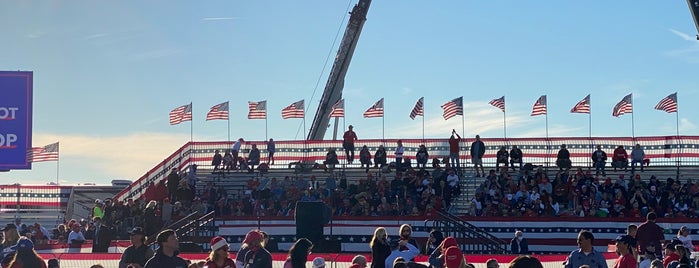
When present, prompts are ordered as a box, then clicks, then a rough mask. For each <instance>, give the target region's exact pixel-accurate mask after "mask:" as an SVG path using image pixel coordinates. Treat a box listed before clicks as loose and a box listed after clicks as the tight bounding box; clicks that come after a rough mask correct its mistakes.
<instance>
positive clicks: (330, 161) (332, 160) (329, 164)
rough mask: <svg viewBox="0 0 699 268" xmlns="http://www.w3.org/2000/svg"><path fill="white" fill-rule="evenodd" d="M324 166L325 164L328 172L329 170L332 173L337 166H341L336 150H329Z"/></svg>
mask: <svg viewBox="0 0 699 268" xmlns="http://www.w3.org/2000/svg"><path fill="white" fill-rule="evenodd" d="M323 164H325V171H326V172H327V171H328V170H330V171H332V170H333V169H334V168H335V165H337V164H340V161H339V160H338V159H337V152H335V149H333V148H328V152H327V153H326V154H325V161H323Z"/></svg>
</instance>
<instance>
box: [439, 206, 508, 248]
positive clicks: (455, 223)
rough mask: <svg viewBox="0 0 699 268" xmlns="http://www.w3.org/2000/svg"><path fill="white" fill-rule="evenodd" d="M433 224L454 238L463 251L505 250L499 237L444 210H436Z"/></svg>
mask: <svg viewBox="0 0 699 268" xmlns="http://www.w3.org/2000/svg"><path fill="white" fill-rule="evenodd" d="M433 224H434V227H435V228H436V229H437V230H441V231H442V233H444V235H445V236H451V237H454V238H456V240H457V241H458V242H459V245H460V246H461V250H462V251H463V252H464V253H467V254H468V253H470V254H505V253H506V252H507V244H505V243H504V242H503V241H502V240H501V239H499V238H497V237H495V236H494V235H492V234H490V233H488V232H486V231H485V230H483V229H481V228H478V227H476V226H475V225H473V224H471V223H469V222H467V221H464V220H461V219H460V218H458V217H456V216H454V215H452V214H450V213H448V212H446V211H438V212H437V217H436V219H435V220H434V221H433Z"/></svg>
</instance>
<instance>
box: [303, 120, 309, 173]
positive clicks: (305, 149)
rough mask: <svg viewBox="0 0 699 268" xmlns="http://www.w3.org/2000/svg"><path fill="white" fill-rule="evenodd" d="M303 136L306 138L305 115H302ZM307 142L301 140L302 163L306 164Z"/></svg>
mask: <svg viewBox="0 0 699 268" xmlns="http://www.w3.org/2000/svg"><path fill="white" fill-rule="evenodd" d="M303 136H304V137H306V113H305V112H304V113H303ZM306 141H308V140H307V139H306V138H304V139H303V162H304V163H305V162H308V142H306Z"/></svg>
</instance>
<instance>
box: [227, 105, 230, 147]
mask: <svg viewBox="0 0 699 268" xmlns="http://www.w3.org/2000/svg"><path fill="white" fill-rule="evenodd" d="M228 110H229V114H230V106H229V107H228ZM227 117H228V118H227V119H228V120H227V121H228V143H231V116H230V115H228V116H227Z"/></svg>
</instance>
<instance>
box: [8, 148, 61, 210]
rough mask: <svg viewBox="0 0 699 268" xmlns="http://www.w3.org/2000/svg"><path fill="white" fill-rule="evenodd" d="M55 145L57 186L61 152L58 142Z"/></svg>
mask: <svg viewBox="0 0 699 268" xmlns="http://www.w3.org/2000/svg"><path fill="white" fill-rule="evenodd" d="M56 143H57V146H56V147H58V148H56V150H58V159H56V184H58V171H59V167H60V166H59V163H60V162H61V150H60V148H61V147H60V146H61V144H60V141H57V142H56ZM17 207H19V206H17Z"/></svg>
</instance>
